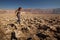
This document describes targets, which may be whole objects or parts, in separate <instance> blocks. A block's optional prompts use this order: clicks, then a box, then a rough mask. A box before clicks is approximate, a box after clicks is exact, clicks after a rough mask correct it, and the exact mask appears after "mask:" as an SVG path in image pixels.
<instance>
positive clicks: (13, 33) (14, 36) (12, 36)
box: [11, 31, 17, 40]
mask: <svg viewBox="0 0 60 40" xmlns="http://www.w3.org/2000/svg"><path fill="white" fill-rule="evenodd" d="M13 39H15V40H17V38H16V35H15V32H14V31H13V32H12V33H11V40H13Z"/></svg>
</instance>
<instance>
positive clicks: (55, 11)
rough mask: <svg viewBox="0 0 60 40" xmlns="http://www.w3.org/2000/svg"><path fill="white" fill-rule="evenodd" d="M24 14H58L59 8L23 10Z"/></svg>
mask: <svg viewBox="0 0 60 40" xmlns="http://www.w3.org/2000/svg"><path fill="white" fill-rule="evenodd" d="M24 11H25V12H31V13H52V14H54V13H55V14H59V13H60V8H55V9H30V8H29V9H24Z"/></svg>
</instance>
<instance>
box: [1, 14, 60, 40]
mask: <svg viewBox="0 0 60 40" xmlns="http://www.w3.org/2000/svg"><path fill="white" fill-rule="evenodd" d="M20 20H21V24H18V23H17V22H16V21H17V17H16V15H15V14H14V13H11V14H8V13H3V14H0V40H11V32H13V31H14V32H15V33H16V38H17V40H60V14H31V13H27V14H25V13H22V14H21V19H20Z"/></svg>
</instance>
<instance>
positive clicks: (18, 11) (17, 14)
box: [16, 7, 22, 24]
mask: <svg viewBox="0 0 60 40" xmlns="http://www.w3.org/2000/svg"><path fill="white" fill-rule="evenodd" d="M21 9H22V7H19V8H18V9H17V10H16V16H17V18H18V20H17V22H18V23H19V24H20V14H21Z"/></svg>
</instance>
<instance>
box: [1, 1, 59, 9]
mask: <svg viewBox="0 0 60 40" xmlns="http://www.w3.org/2000/svg"><path fill="white" fill-rule="evenodd" d="M19 6H21V7H23V8H60V0H0V9H16V8H18V7H19Z"/></svg>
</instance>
